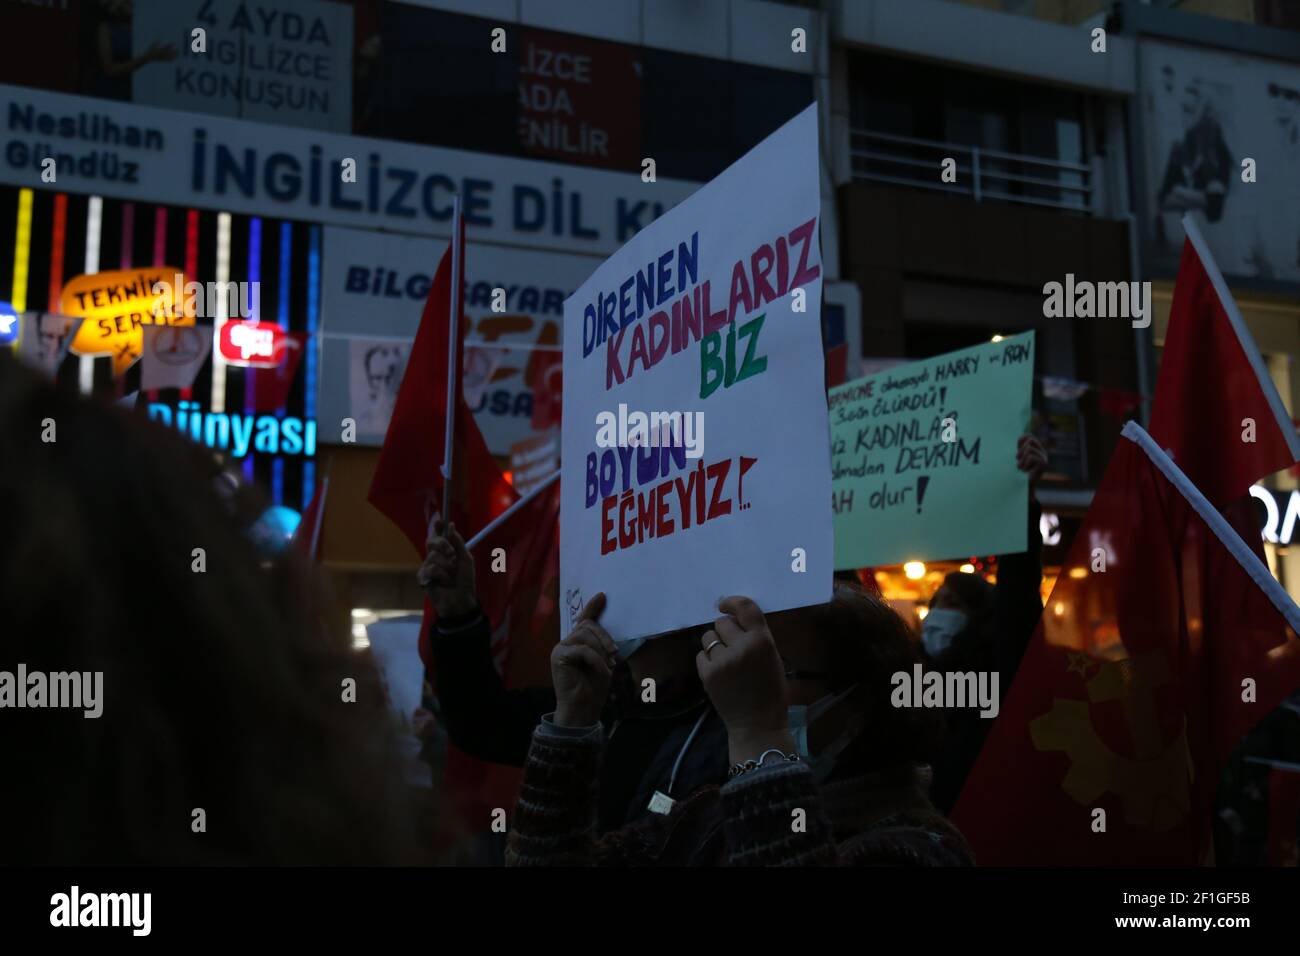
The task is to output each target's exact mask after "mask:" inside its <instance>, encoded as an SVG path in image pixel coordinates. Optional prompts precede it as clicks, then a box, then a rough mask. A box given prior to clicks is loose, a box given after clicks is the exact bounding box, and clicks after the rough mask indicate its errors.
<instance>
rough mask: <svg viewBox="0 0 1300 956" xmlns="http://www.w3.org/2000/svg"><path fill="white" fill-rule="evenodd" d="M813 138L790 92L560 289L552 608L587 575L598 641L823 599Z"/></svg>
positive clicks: (580, 593) (826, 547)
mask: <svg viewBox="0 0 1300 956" xmlns="http://www.w3.org/2000/svg"><path fill="white" fill-rule="evenodd" d="M817 142H818V140H817V114H816V110H815V108H814V107H809V108H808V109H806V110H804V111H803V112H802V113H800V114H799V115H798V116H796V117H795V118H794V119H793V120H791V121H790V122H788V123H786V124H785V125H784V126H783V127H781V128H780V129H779V130H777V131H776V132H775V133H773V134H772V135H771V136H769V137H768V138H767V139H766V140H764V141H763V142H762V143H760V144H759V145H758V146H757V147H755V149H753V150H752V151H751V152H749V153H748V154H746V155H745V156H744V157H742V158H741V159H740V160H739V161H737V162H736V163H735V164H734V165H733V166H731V167H730V168H729V169H728V170H726V171H725V172H724V173H722V175H720V176H719V177H718V178H717V179H715V180H713V182H711V183H709V184H708V185H706V186H704V187H702V188H701V189H700V190H699V191H698V192H696V193H695V195H693V196H692V197H691V198H690V199H688V200H686V201H685V202H684V203H682V204H681V205H679V206H677V207H676V208H675V209H672V210H670V211H669V212H667V213H665V214H664V215H663V216H662V217H661V218H660V219H658V220H656V221H655V222H654V223H653V224H651V225H650V226H649V227H647V228H646V229H644V230H642V231H641V232H640V233H638V234H637V236H636V237H635V238H634V239H633V240H632V241H631V242H629V243H628V244H627V245H626V246H624V247H623V248H622V249H621V250H620V251H619V252H617V253H615V254H614V255H613V256H611V257H610V258H609V259H608V260H606V261H605V262H604V263H603V264H602V265H601V266H600V267H599V268H598V269H597V270H596V271H595V273H594V274H593V275H592V277H591V278H590V279H589V280H588V281H587V282H586V283H585V284H584V285H583V286H582V287H581V288H579V289H578V291H577V292H575V293H574V294H573V296H572V297H570V298H569V299H568V300H566V302H565V307H564V326H565V334H564V343H563V344H564V416H563V423H562V424H563V438H562V455H561V461H562V462H563V463H564V470H563V476H562V478H561V507H560V523H561V528H560V579H561V586H562V588H563V592H564V594H563V597H564V605H565V607H566V609H567V614H566V621H565V624H566V626H572V623H573V618H574V616H575V615H576V611H577V609H578V608H580V607H581V606H582V603H583V602H584V601H586V600H587V599H589V598H590V597H591V596H592V595H594V594H596V593H597V592H598V591H603V592H605V594H606V595H607V597H608V604H607V607H606V610H605V613H604V616H603V617H602V619H601V620H602V623H603V624H604V625H605V627H606V628H607V629H608V630H609V632H610V634H611V635H612V636H613V637H614V639H615V640H628V639H631V638H635V637H641V636H645V635H650V634H659V633H662V632H664V631H668V630H672V629H675V628H679V627H686V626H689V625H693V624H698V623H701V622H704V621H709V620H712V619H713V618H715V617H717V616H718V613H719V612H718V610H717V604H718V600H719V599H720V598H722V597H725V596H727V595H730V594H743V595H748V596H749V597H752V598H753V599H754V600H755V601H756V602H757V603H758V605H759V606H760V607H761V608H763V610H764V611H778V610H783V609H786V608H792V607H801V606H804V605H808V604H817V603H821V602H823V601H827V600H829V599H830V596H831V576H832V568H831V565H832V556H833V554H832V552H833V543H832V537H831V510H830V508H829V507H827V502H828V501H829V500H830V499H829V497H828V496H829V494H830V491H831V479H830V441H829V424H828V419H827V413H826V395H825V392H824V391H823V374H822V369H823V357H822V346H821V330H820V323H821V314H820V313H821V310H820V305H821V289H822V266H821V251H820V244H819V241H818V225H819V220H818V216H819V212H820V208H821V204H820V194H819V180H818V164H817ZM647 188H648V189H653V187H652V186H647Z"/></svg>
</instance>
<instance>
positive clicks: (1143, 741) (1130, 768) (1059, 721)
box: [1029, 651, 1193, 833]
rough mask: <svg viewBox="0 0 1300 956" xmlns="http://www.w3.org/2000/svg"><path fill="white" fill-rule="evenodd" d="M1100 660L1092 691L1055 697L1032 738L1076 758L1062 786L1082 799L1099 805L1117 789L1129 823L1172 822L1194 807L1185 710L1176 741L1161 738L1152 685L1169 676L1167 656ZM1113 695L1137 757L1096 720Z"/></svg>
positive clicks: (1033, 726)
mask: <svg viewBox="0 0 1300 956" xmlns="http://www.w3.org/2000/svg"><path fill="white" fill-rule="evenodd" d="M1099 665H1100V669H1099V670H1098V672H1097V674H1096V676H1095V677H1093V678H1092V679H1091V680H1088V681H1087V682H1086V684H1085V686H1086V688H1087V691H1088V698H1089V699H1088V700H1086V701H1083V700H1063V699H1061V698H1056V699H1055V700H1054V701H1053V702H1052V709H1051V710H1050V711H1048V712H1047V713H1046V714H1044V715H1042V716H1041V717H1038V718H1036V719H1034V720H1032V721H1030V723H1029V735H1030V738H1031V739H1032V740H1033V743H1034V747H1035V748H1036V749H1038V750H1054V751H1061V752H1064V753H1065V755H1066V756H1067V757H1068V758H1069V759H1070V769H1069V771H1068V772H1067V773H1066V775H1065V779H1064V780H1063V781H1062V782H1061V789H1062V790H1064V791H1065V792H1066V793H1067V794H1069V796H1070V797H1071V798H1072V799H1073V800H1074V801H1075V802H1076V803H1078V804H1080V805H1082V806H1085V807H1088V806H1095V805H1096V802H1097V800H1098V799H1099V798H1100V797H1101V796H1102V794H1105V793H1114V794H1115V795H1116V796H1118V797H1119V798H1120V800H1121V802H1122V803H1123V805H1124V821H1125V822H1126V823H1128V824H1129V825H1130V826H1134V827H1140V828H1142V829H1147V830H1153V831H1155V832H1157V833H1162V832H1165V831H1167V830H1171V829H1173V828H1174V827H1176V826H1178V825H1179V824H1181V823H1182V822H1183V821H1184V820H1186V819H1187V816H1188V814H1189V813H1190V812H1191V793H1190V785H1191V780H1192V775H1193V767H1192V758H1191V751H1190V750H1189V748H1188V745H1187V723H1186V718H1184V719H1183V726H1182V728H1181V729H1180V731H1179V733H1178V736H1177V737H1176V738H1175V739H1174V740H1173V741H1172V742H1169V743H1165V741H1164V740H1162V739H1161V734H1160V729H1159V727H1160V725H1159V722H1158V720H1157V714H1156V707H1155V694H1154V691H1155V688H1157V687H1159V686H1160V685H1162V684H1167V683H1169V681H1170V680H1171V678H1170V675H1169V662H1168V661H1167V660H1166V659H1165V656H1164V654H1163V653H1162V652H1160V651H1152V652H1149V653H1146V654H1140V655H1138V656H1136V657H1132V658H1128V659H1126V660H1122V661H1103V662H1099ZM1112 700H1117V701H1120V702H1121V703H1122V705H1123V708H1124V715H1125V722H1126V723H1127V725H1128V728H1129V733H1130V735H1131V736H1132V740H1133V749H1134V751H1135V753H1134V756H1132V757H1128V756H1125V755H1123V754H1119V753H1116V752H1115V751H1114V750H1112V749H1111V748H1110V747H1109V746H1107V744H1106V742H1105V741H1103V740H1102V739H1101V737H1100V736H1098V734H1097V729H1096V727H1095V726H1093V722H1092V714H1091V710H1092V704H1101V703H1105V702H1106V701H1112Z"/></svg>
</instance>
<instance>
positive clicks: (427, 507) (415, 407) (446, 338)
mask: <svg viewBox="0 0 1300 956" xmlns="http://www.w3.org/2000/svg"><path fill="white" fill-rule="evenodd" d="M464 243H465V229H464V222H463V220H462V221H460V223H459V225H458V227H457V228H455V229H453V241H452V245H451V247H449V248H448V250H447V252H446V253H445V254H444V255H443V257H442V261H441V262H440V263H439V264H438V271H437V274H436V275H435V276H434V279H433V285H432V287H431V288H430V289H429V298H428V300H427V301H426V302H425V304H424V314H423V315H422V316H421V317H420V327H419V330H418V331H417V332H416V334H415V343H414V344H413V345H412V346H411V355H410V358H409V359H408V361H407V363H406V372H405V374H403V376H402V385H401V388H400V389H399V390H398V392H397V401H396V403H395V404H394V406H393V415H392V418H391V419H390V420H389V422H388V432H387V434H386V435H385V436H384V446H383V448H381V449H380V451H379V462H378V464H376V466H375V474H374V477H373V478H372V479H371V482H370V494H369V495H368V498H369V500H370V503H371V504H373V505H374V506H375V507H376V508H378V509H379V510H380V511H381V512H383V513H384V514H385V515H387V516H388V518H389V519H390V520H391V521H392V522H393V523H394V524H395V525H397V527H398V528H400V529H401V530H402V532H403V533H404V534H405V535H406V537H407V539H408V540H409V541H410V542H411V546H412V547H414V548H415V550H416V551H417V552H418V553H419V555H420V556H421V557H423V556H424V550H425V549H424V543H425V538H426V534H427V532H428V527H429V519H430V517H431V516H432V513H433V511H434V510H440V511H445V510H446V509H445V508H444V507H443V501H444V487H443V485H444V482H443V476H442V467H443V464H444V458H445V457H446V437H447V422H448V418H449V417H451V416H448V414H447V401H448V399H447V395H448V390H449V389H448V376H449V375H450V374H452V373H451V371H450V369H449V362H448V358H449V353H450V350H451V347H452V346H451V341H450V340H451V338H452V332H453V329H452V322H451V318H450V316H451V293H452V260H453V258H455V259H456V260H457V261H458V263H459V269H458V271H459V272H460V276H459V279H458V281H457V285H456V288H457V289H462V288H464V264H465V257H464V255H463V254H459V250H463V249H464ZM457 311H458V312H459V311H460V310H459V309H457ZM461 320H462V324H463V316H461ZM455 339H456V345H455V347H456V363H455V368H456V369H461V368H463V367H464V357H463V356H464V350H463V348H462V346H461V342H462V336H460V335H456V336H455ZM457 384H458V383H457ZM455 396H456V397H455V406H456V407H455V414H454V421H455V426H454V428H453V429H452V436H453V437H452V446H453V454H452V467H453V475H452V487H451V493H450V495H449V496H447V497H450V500H451V508H450V511H451V513H450V515H445V517H449V518H450V519H451V520H452V521H454V522H455V524H456V527H457V530H459V531H460V533H461V534H462V535H464V536H465V537H466V538H468V537H469V536H470V535H472V534H474V533H475V532H476V531H478V530H479V529H481V528H483V527H485V526H486V525H487V524H488V522H490V521H491V520H492V518H494V517H495V516H496V515H497V514H499V513H500V512H501V511H503V510H504V509H505V508H506V507H508V506H509V505H510V504H511V503H512V502H513V501H515V500H516V499H517V498H518V495H516V494H515V491H514V489H513V488H511V487H510V484H509V482H507V481H506V480H505V477H504V476H503V475H502V474H501V469H500V468H498V467H497V464H496V462H495V461H494V460H493V458H492V455H491V453H489V452H488V449H487V444H486V443H485V442H484V441H483V435H482V433H481V432H480V431H479V429H478V425H477V424H476V423H475V422H474V416H473V413H471V412H470V410H469V406H468V405H466V404H465V399H464V396H463V395H462V394H461V391H460V389H459V388H457V389H456V393H455Z"/></svg>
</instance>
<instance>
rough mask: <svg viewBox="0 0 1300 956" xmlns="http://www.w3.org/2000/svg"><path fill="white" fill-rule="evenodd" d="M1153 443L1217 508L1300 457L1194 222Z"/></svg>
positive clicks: (1189, 223) (1189, 226)
mask: <svg viewBox="0 0 1300 956" xmlns="http://www.w3.org/2000/svg"><path fill="white" fill-rule="evenodd" d="M1183 226H1184V227H1185V229H1186V230H1187V239H1186V241H1185V242H1184V243H1183V258H1182V262H1181V263H1180V265H1179V267H1178V280H1177V282H1176V283H1175V285H1174V298H1173V304H1172V305H1171V307H1170V311H1169V328H1168V331H1167V332H1166V335H1165V348H1164V355H1163V356H1162V358H1161V360H1160V377H1159V380H1158V381H1157V383H1156V395H1155V400H1154V402H1153V404H1152V406H1151V425H1150V431H1151V437H1152V438H1154V439H1155V440H1156V441H1157V442H1158V443H1159V444H1160V447H1161V448H1165V449H1168V450H1169V453H1170V457H1172V458H1173V459H1174V461H1175V462H1177V464H1178V467H1179V468H1180V469H1181V470H1182V471H1183V472H1184V473H1185V474H1186V475H1187V477H1188V478H1190V479H1191V481H1192V483H1193V484H1194V485H1196V487H1197V488H1199V489H1200V490H1201V492H1202V494H1204V495H1205V497H1206V498H1207V499H1208V500H1209V502H1210V503H1211V504H1212V505H1214V506H1215V507H1216V508H1223V507H1225V506H1227V505H1228V504H1229V503H1231V502H1233V501H1236V500H1237V499H1239V498H1241V497H1242V496H1243V495H1245V494H1246V493H1247V492H1248V491H1249V489H1250V486H1251V485H1252V484H1254V483H1255V482H1256V481H1258V480H1259V479H1260V478H1262V477H1264V476H1265V475H1270V474H1272V473H1273V472H1276V471H1282V470H1283V469H1285V468H1289V467H1290V466H1291V465H1292V464H1294V463H1295V462H1296V461H1297V460H1298V459H1300V437H1297V435H1296V429H1295V426H1294V425H1293V424H1292V423H1291V416H1290V415H1288V414H1287V412H1286V409H1285V407H1284V406H1283V405H1282V399H1281V398H1280V397H1279V396H1278V394H1277V389H1276V388H1274V387H1273V381H1272V379H1271V378H1269V375H1268V371H1267V369H1265V367H1264V361H1263V359H1262V358H1261V357H1260V354H1259V349H1258V348H1256V346H1255V341H1254V339H1253V338H1251V335H1250V330H1249V329H1247V328H1246V323H1245V321H1244V320H1243V319H1242V317H1241V312H1240V310H1238V308H1237V304H1236V303H1235V302H1234V301H1233V300H1232V294H1231V293H1230V292H1229V291H1228V286H1227V283H1225V282H1224V281H1223V275H1222V274H1221V273H1220V272H1219V267H1218V266H1217V265H1216V264H1215V262H1214V259H1213V257H1212V256H1211V255H1210V250H1209V247H1208V246H1207V245H1206V244H1205V240H1204V239H1203V238H1202V237H1201V233H1200V230H1199V229H1198V228H1197V226H1196V223H1195V222H1194V221H1193V220H1192V218H1191V217H1190V216H1188V217H1185V218H1184V219H1183Z"/></svg>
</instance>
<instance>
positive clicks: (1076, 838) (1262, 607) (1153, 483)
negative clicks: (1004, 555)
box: [953, 422, 1300, 865]
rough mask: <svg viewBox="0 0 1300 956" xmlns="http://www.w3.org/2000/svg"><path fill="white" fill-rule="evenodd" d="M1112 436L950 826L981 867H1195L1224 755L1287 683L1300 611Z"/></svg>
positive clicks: (1206, 837) (1159, 457) (1145, 443)
mask: <svg viewBox="0 0 1300 956" xmlns="http://www.w3.org/2000/svg"><path fill="white" fill-rule="evenodd" d="M1123 437H1124V439H1126V440H1123V441H1120V442H1119V445H1118V447H1117V448H1116V450H1115V453H1114V455H1113V456H1112V457H1111V461H1110V464H1109V466H1108V468H1107V469H1106V473H1105V475H1104V476H1103V478H1102V481H1101V484H1100V485H1099V486H1098V488H1097V492H1096V494H1095V496H1094V498H1093V502H1092V506H1091V508H1090V509H1089V511H1088V514H1087V517H1086V518H1085V519H1084V522H1083V525H1082V527H1081V528H1080V529H1079V532H1078V534H1077V535H1076V536H1075V539H1074V543H1073V545H1072V546H1071V548H1070V552H1069V555H1068V557H1067V559H1066V561H1065V568H1066V569H1067V570H1066V571H1065V572H1064V573H1062V574H1061V576H1060V577H1059V578H1057V583H1056V587H1055V588H1054V589H1053V591H1052V596H1051V598H1050V599H1049V600H1048V605H1047V608H1046V609H1045V610H1044V612H1043V618H1042V620H1041V621H1040V622H1039V625H1038V628H1037V629H1036V630H1035V632H1034V635H1033V638H1032V639H1031V641H1030V644H1029V648H1028V650H1027V652H1026V654H1025V657H1024V660H1023V661H1022V662H1021V664H1020V668H1019V671H1018V672H1017V674H1016V679H1015V683H1014V684H1013V685H1012V687H1011V690H1010V693H1009V694H1007V696H1006V698H1005V699H1004V701H1003V702H1002V706H1001V713H1000V715H999V716H998V718H997V722H996V723H995V724H994V726H993V728H992V730H991V732H990V734H989V738H988V741H987V743H986V744H985V746H984V750H983V752H982V753H981V754H980V758H979V760H978V762H977V763H976V765H975V767H974V769H973V770H972V771H971V774H970V776H969V777H968V778H967V780H966V785H965V788H964V789H963V791H962V793H961V796H960V798H959V799H958V801H957V806H956V808H955V809H954V812H953V821H954V822H955V823H956V824H957V825H958V827H960V828H961V830H962V832H963V833H965V835H966V837H967V839H968V840H969V841H970V843H971V845H972V846H973V847H974V849H975V853H976V858H977V859H978V860H979V861H980V862H981V863H983V864H991V865H1006V864H1052V865H1077V864H1110V865H1133V864H1167V865H1189V864H1197V863H1201V862H1204V861H1205V860H1206V859H1207V858H1208V855H1209V853H1210V851H1211V846H1212V844H1211V837H1210V817H1211V808H1212V802H1213V798H1214V791H1215V787H1216V785H1217V782H1218V775H1219V771H1220V769H1221V767H1222V765H1223V762H1224V760H1225V759H1226V757H1227V755H1228V752H1229V751H1230V750H1231V749H1232V747H1233V746H1234V745H1235V743H1236V742H1237V740H1238V739H1240V737H1241V734H1242V733H1243V732H1244V731H1245V730H1246V729H1247V728H1249V727H1250V726H1252V725H1253V724H1254V723H1255V722H1256V721H1258V720H1259V719H1260V718H1261V717H1262V716H1263V715H1264V714H1266V713H1267V712H1268V711H1269V710H1270V709H1272V708H1273V707H1274V706H1276V705H1277V704H1278V703H1279V702H1280V701H1281V700H1282V699H1283V698H1284V697H1285V696H1286V694H1287V693H1289V692H1290V690H1291V689H1293V688H1294V687H1295V686H1296V684H1297V682H1300V641H1297V639H1296V635H1295V629H1296V628H1297V627H1300V608H1297V607H1296V605H1295V604H1294V602H1292V600H1291V599H1290V597H1289V596H1288V595H1287V594H1286V592H1285V591H1284V590H1283V589H1282V587H1281V585H1279V584H1278V583H1277V581H1275V580H1274V579H1273V577H1272V576H1271V575H1270V574H1269V573H1268V569H1267V568H1266V567H1264V566H1263V565H1262V564H1261V563H1260V562H1259V560H1258V558H1256V557H1255V555H1254V554H1252V553H1251V551H1250V549H1249V547H1247V546H1246V545H1245V543H1244V542H1242V541H1241V539H1240V538H1239V537H1237V535H1235V534H1234V533H1233V531H1232V529H1231V528H1230V527H1229V526H1228V524H1227V522H1226V521H1225V520H1224V518H1223V517H1222V515H1220V514H1219V512H1218V511H1216V510H1215V509H1214V508H1213V507H1212V506H1211V505H1210V504H1209V503H1208V502H1207V501H1206V499H1205V498H1204V497H1203V496H1202V495H1201V494H1200V493H1199V492H1198V491H1197V490H1196V488H1195V487H1193V486H1192V485H1191V483H1190V482H1189V481H1188V479H1187V477H1186V476H1184V475H1183V474H1182V472H1180V471H1179V470H1178V468H1177V466H1176V465H1175V464H1174V463H1173V462H1172V461H1171V460H1170V459H1169V457H1168V456H1167V455H1165V454H1164V452H1162V451H1161V450H1160V448H1159V446H1158V445H1157V444H1156V443H1155V441H1154V440H1153V439H1152V438H1151V436H1149V435H1147V434H1146V433H1145V432H1144V431H1143V430H1142V429H1141V428H1140V427H1139V426H1138V425H1137V424H1136V423H1135V422H1130V423H1129V424H1128V425H1126V426H1125V428H1124V431H1123ZM1103 568H1104V571H1103V570H1102V569H1103ZM1203 579H1204V580H1203ZM1207 582H1213V583H1212V584H1210V585H1208V586H1207ZM1248 688H1249V690H1248ZM1007 767H1015V768H1016V772H1015V774H1008V773H1007V770H1006V768H1007ZM1098 810H1104V811H1105V829H1104V831H1103V830H1101V829H1099V825H1100V817H1099V816H1098V815H1097V813H1096V811H1098Z"/></svg>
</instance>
